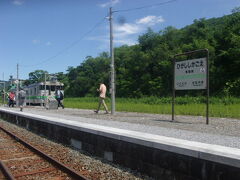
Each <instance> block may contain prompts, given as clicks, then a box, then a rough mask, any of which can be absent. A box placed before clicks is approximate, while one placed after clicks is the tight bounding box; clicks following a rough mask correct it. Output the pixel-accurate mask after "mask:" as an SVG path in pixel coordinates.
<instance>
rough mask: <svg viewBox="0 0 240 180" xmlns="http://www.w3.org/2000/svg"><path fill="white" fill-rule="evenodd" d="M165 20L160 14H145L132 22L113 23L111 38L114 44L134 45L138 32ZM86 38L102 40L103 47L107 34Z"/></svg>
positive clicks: (106, 41) (107, 39)
mask: <svg viewBox="0 0 240 180" xmlns="http://www.w3.org/2000/svg"><path fill="white" fill-rule="evenodd" d="M164 21H165V20H164V19H163V17H162V16H150V15H149V16H145V17H143V18H141V19H137V20H135V21H134V23H123V24H114V25H113V30H114V34H113V36H114V37H113V38H114V43H115V44H116V45H123V44H126V45H134V44H137V37H138V36H139V34H140V33H143V32H144V31H146V29H147V27H152V26H155V25H156V24H159V23H163V22H164ZM88 40H95V41H100V42H102V43H103V44H104V45H105V47H108V43H109V34H107V35H105V36H97V37H91V38H88Z"/></svg>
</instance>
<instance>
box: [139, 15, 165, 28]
mask: <svg viewBox="0 0 240 180" xmlns="http://www.w3.org/2000/svg"><path fill="white" fill-rule="evenodd" d="M164 21H165V20H164V19H163V17H162V16H146V17H144V18H141V19H139V20H137V21H136V23H137V24H146V25H151V26H153V25H155V24H158V23H163V22H164Z"/></svg>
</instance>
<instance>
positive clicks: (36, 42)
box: [32, 39, 40, 44]
mask: <svg viewBox="0 0 240 180" xmlns="http://www.w3.org/2000/svg"><path fill="white" fill-rule="evenodd" d="M32 43H33V44H39V43H40V40H38V39H34V40H32Z"/></svg>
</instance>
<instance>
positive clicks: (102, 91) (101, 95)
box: [94, 83, 108, 114]
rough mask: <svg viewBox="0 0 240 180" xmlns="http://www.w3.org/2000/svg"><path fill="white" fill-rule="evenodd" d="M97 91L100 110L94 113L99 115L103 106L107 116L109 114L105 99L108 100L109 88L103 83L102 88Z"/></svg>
mask: <svg viewBox="0 0 240 180" xmlns="http://www.w3.org/2000/svg"><path fill="white" fill-rule="evenodd" d="M97 91H98V92H99V103H98V108H97V110H96V111H94V112H95V113H98V111H99V109H100V107H101V105H102V104H103V107H104V109H105V111H106V114H108V108H107V105H106V103H105V101H104V99H105V98H106V92H107V88H106V86H105V84H103V83H100V87H99V89H97Z"/></svg>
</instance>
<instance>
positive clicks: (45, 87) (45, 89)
mask: <svg viewBox="0 0 240 180" xmlns="http://www.w3.org/2000/svg"><path fill="white" fill-rule="evenodd" d="M46 92H47V85H46V72H45V73H44V106H45V108H46V107H47V106H46V103H47V93H46Z"/></svg>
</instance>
